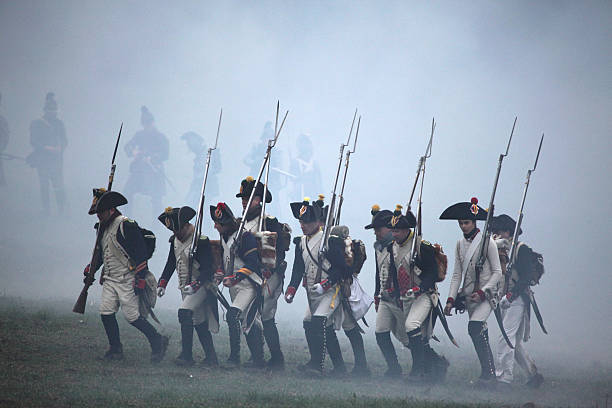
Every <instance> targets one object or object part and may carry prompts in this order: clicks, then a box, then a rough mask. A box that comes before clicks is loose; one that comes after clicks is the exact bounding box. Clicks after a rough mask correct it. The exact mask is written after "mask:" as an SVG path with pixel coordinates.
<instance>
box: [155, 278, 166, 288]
mask: <svg viewBox="0 0 612 408" xmlns="http://www.w3.org/2000/svg"><path fill="white" fill-rule="evenodd" d="M166 286H168V281H167V280H165V279H160V280H159V282H158V283H157V287H158V288H164V289H165V288H166Z"/></svg>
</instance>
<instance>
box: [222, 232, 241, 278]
mask: <svg viewBox="0 0 612 408" xmlns="http://www.w3.org/2000/svg"><path fill="white" fill-rule="evenodd" d="M237 234H238V231H236V232H234V233H233V234H232V235H230V237H229V238H228V239H227V242H225V240H224V239H223V237H221V246H222V247H223V270H224V271H225V275H226V276H228V275H233V274H235V273H236V272H238V270H239V269H240V268H242V267H243V266H244V262H243V261H242V259H240V257H238V256H235V257H234V269H233V270H231V271H228V270H227V269H228V268H229V262H230V253H231V248H232V244H233V243H234V241H235V240H236V235H237Z"/></svg>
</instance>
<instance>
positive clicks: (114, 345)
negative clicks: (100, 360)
mask: <svg viewBox="0 0 612 408" xmlns="http://www.w3.org/2000/svg"><path fill="white" fill-rule="evenodd" d="M100 317H101V318H102V324H103V325H104V331H106V337H108V344H109V345H110V348H109V349H108V351H107V352H106V353H105V354H104V359H105V360H123V346H122V345H121V341H120V339H119V325H118V324H117V318H116V317H115V314H114V313H113V314H110V315H100Z"/></svg>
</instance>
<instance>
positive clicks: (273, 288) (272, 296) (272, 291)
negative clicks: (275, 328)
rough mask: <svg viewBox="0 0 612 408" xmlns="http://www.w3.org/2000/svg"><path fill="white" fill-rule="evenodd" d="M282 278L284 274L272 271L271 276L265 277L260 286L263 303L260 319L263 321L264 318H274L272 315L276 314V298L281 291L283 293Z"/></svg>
mask: <svg viewBox="0 0 612 408" xmlns="http://www.w3.org/2000/svg"><path fill="white" fill-rule="evenodd" d="M284 280H285V276H284V275H282V274H280V273H273V274H272V276H270V279H267V280H266V283H265V285H264V286H263V287H262V290H263V299H264V300H263V302H264V303H263V311H262V313H261V319H262V320H263V321H264V322H265V321H266V320H270V319H274V316H276V309H277V307H278V298H279V297H280V295H281V293H283V282H284Z"/></svg>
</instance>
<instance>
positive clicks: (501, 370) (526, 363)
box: [495, 297, 536, 383]
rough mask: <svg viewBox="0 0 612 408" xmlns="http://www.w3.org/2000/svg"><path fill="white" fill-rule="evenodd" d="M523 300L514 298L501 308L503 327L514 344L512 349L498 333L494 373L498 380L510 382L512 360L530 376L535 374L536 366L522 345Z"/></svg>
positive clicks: (512, 367)
mask: <svg viewBox="0 0 612 408" xmlns="http://www.w3.org/2000/svg"><path fill="white" fill-rule="evenodd" d="M526 306H527V305H525V302H524V301H523V298H522V297H518V298H516V299H515V300H514V301H513V302H512V303H510V307H509V308H508V309H502V317H503V322H504V328H505V329H506V334H507V335H508V338H509V339H510V341H511V342H512V343H513V344H514V350H513V349H511V348H510V346H508V344H507V343H506V340H504V338H503V336H502V335H501V334H500V335H499V339H498V340H497V353H496V358H497V361H496V362H495V367H496V373H495V374H496V375H497V377H498V378H499V380H500V381H502V382H506V383H510V382H512V379H513V378H514V375H513V372H512V371H513V369H514V361H515V360H516V362H517V363H518V365H519V366H521V368H522V369H523V370H525V372H526V373H527V374H528V375H529V376H530V377H531V376H533V375H535V374H536V366H535V364H534V362H533V360H532V359H531V357H529V354H527V350H525V347H524V346H523V335H524V333H525V313H526Z"/></svg>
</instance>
